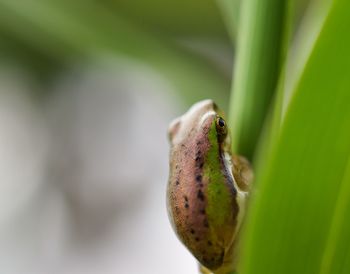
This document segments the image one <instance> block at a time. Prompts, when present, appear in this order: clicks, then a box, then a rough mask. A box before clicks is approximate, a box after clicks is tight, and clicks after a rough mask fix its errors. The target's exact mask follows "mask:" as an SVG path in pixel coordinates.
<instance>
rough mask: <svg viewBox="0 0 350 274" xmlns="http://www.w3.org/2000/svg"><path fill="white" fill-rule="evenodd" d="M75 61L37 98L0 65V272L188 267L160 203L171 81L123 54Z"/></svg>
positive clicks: (174, 110) (21, 77)
mask: <svg viewBox="0 0 350 274" xmlns="http://www.w3.org/2000/svg"><path fill="white" fill-rule="evenodd" d="M72 67H73V68H72V69H71V70H69V71H66V72H65V73H64V74H61V75H59V76H56V78H55V79H54V81H53V82H54V84H53V85H51V86H49V87H47V88H49V89H50V92H49V93H48V95H47V96H45V99H44V100H42V101H39V102H38V101H37V100H34V98H32V97H30V95H29V93H28V88H29V87H32V86H33V85H32V83H30V80H29V79H28V78H27V77H26V76H25V74H24V73H22V72H21V71H19V70H16V69H15V68H13V67H12V68H11V67H10V66H7V67H6V69H1V70H0V81H1V82H2V84H1V86H0V89H1V91H0V132H1V134H0V203H1V206H0V265H1V273H6V274H22V273H33V274H34V273H35V274H41V273H43V274H44V273H45V274H47V273H78V274H79V273H84V274H85V273H91V274H92V273H93V274H95V273H131V274H133V273H174V274H175V273H176V274H178V273H196V271H197V265H196V263H195V260H194V258H193V257H192V255H190V253H189V252H188V251H187V250H186V249H185V248H184V247H183V246H182V244H181V243H180V242H179V241H178V240H177V239H176V236H175V234H174V232H173V231H172V229H171V227H170V224H169V221H168V218H167V213H166V206H165V189H166V184H167V177H168V143H167V136H166V129H167V125H168V123H169V122H170V121H171V119H173V118H174V117H176V116H178V115H179V114H181V110H182V102H181V101H179V99H178V98H177V97H176V95H175V92H173V90H172V89H173V87H172V86H171V84H170V83H169V82H167V81H166V80H164V79H163V78H160V76H159V75H157V74H156V73H155V72H154V71H152V70H151V69H150V68H149V67H147V66H144V65H140V64H138V63H133V62H131V61H127V60H122V59H120V60H117V61H116V62H115V63H114V64H111V63H109V64H108V65H107V64H101V63H100V64H99V65H96V64H94V65H93V66H90V65H89V64H78V65H73V66H72ZM177 106H178V107H177ZM180 109H181V110H180Z"/></svg>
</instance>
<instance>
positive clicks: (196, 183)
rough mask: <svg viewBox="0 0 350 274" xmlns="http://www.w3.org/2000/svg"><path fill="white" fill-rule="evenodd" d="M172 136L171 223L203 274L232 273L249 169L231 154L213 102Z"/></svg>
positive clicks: (179, 122)
mask: <svg viewBox="0 0 350 274" xmlns="http://www.w3.org/2000/svg"><path fill="white" fill-rule="evenodd" d="M168 136H169V140H170V146H171V148H170V172H169V181H168V186H167V208H168V215H169V219H170V222H171V224H172V226H173V228H174V230H175V232H176V234H177V236H178V238H179V239H180V240H181V241H182V243H183V244H184V245H185V246H186V247H187V248H188V249H189V251H190V252H191V253H192V254H193V255H194V257H196V259H197V260H198V262H199V264H200V269H201V271H202V273H210V271H212V272H214V273H220V274H224V273H225V274H227V273H234V271H236V264H237V243H238V239H239V237H238V234H239V231H240V227H241V224H242V220H243V216H244V212H245V208H246V202H247V198H248V193H249V185H250V181H251V180H252V176H253V175H252V171H251V168H250V164H249V163H248V161H247V160H246V159H245V158H244V157H241V156H236V155H232V154H231V152H230V135H229V134H228V127H227V124H226V121H225V120H224V118H223V117H222V113H221V111H220V110H219V109H218V107H217V106H216V104H215V103H214V102H213V101H212V100H204V101H200V102H198V103H196V104H195V105H193V106H192V107H191V108H190V109H189V110H188V112H186V113H185V114H184V115H182V116H181V117H179V118H177V119H175V120H174V121H173V122H172V123H171V124H170V126H169V129H168Z"/></svg>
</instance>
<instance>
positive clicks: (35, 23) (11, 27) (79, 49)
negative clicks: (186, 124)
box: [0, 0, 229, 104]
mask: <svg viewBox="0 0 350 274" xmlns="http://www.w3.org/2000/svg"><path fill="white" fill-rule="evenodd" d="M0 25H1V28H2V29H3V30H6V31H8V32H11V33H12V34H14V35H15V36H16V39H18V40H21V41H23V43H26V44H28V45H29V46H30V47H32V48H36V49H38V51H41V52H43V53H44V54H46V55H48V56H51V57H52V58H53V59H55V60H69V59H70V58H72V57H74V58H76V57H77V56H84V55H85V56H90V57H91V56H92V57H95V58H100V57H104V58H105V57H106V56H108V57H109V58H111V59H113V56H127V57H128V58H132V59H135V60H138V61H139V62H144V63H146V64H148V65H149V66H151V67H153V68H154V69H155V70H157V71H158V72H159V73H161V74H162V75H163V76H164V77H165V78H166V79H168V80H169V81H171V82H172V84H173V85H174V86H175V87H176V89H177V90H178V91H180V92H181V93H182V95H183V98H185V99H186V101H187V102H188V103H193V102H195V101H197V100H198V99H201V98H207V97H215V98H216V100H217V101H218V103H219V104H224V102H225V98H226V96H227V94H228V90H229V79H228V78H226V77H225V76H224V75H223V74H222V72H221V71H220V69H219V68H216V67H215V66H214V65H213V64H212V63H210V62H209V61H207V60H205V59H203V58H201V57H199V56H196V55H194V54H191V53H190V52H188V51H186V50H184V49H183V48H181V47H180V46H177V45H176V43H174V42H173V41H171V40H169V39H166V37H164V36H161V35H154V34H152V33H150V32H147V31H146V30H144V29H142V28H141V27H139V26H137V25H135V24H132V23H130V22H128V21H126V20H124V19H123V18H122V17H121V16H118V14H115V13H114V12H113V10H112V11H111V10H110V9H108V8H106V6H105V5H102V4H100V3H97V2H91V1H81V0H76V1H67V0H62V1H56V0H35V1H33V0H32V1H12V0H0Z"/></svg>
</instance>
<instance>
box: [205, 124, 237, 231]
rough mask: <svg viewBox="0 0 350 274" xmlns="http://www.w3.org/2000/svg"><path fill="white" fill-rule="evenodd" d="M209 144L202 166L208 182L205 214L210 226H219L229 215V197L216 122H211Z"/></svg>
mask: <svg viewBox="0 0 350 274" xmlns="http://www.w3.org/2000/svg"><path fill="white" fill-rule="evenodd" d="M208 139H209V143H210V148H209V151H208V153H207V155H206V161H205V163H207V164H205V165H204V177H206V178H207V179H208V180H209V184H208V188H207V199H208V203H207V207H206V214H207V216H208V220H209V222H210V224H212V225H214V226H220V225H223V224H225V222H226V220H227V217H228V216H230V214H231V210H232V208H231V195H230V193H229V190H228V188H227V186H226V185H225V180H226V179H225V177H224V174H223V172H222V167H221V163H220V158H219V144H218V141H217V140H218V139H217V132H216V122H215V120H214V121H213V123H212V125H211V127H210V131H209V134H208Z"/></svg>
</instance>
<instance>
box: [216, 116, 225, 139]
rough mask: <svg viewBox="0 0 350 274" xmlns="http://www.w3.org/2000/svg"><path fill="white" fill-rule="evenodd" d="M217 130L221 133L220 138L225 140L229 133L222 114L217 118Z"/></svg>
mask: <svg viewBox="0 0 350 274" xmlns="http://www.w3.org/2000/svg"><path fill="white" fill-rule="evenodd" d="M216 131H217V133H218V135H219V139H220V140H223V139H224V138H225V137H226V135H227V127H226V122H225V120H224V119H223V118H222V117H220V116H218V117H217V118H216Z"/></svg>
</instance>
